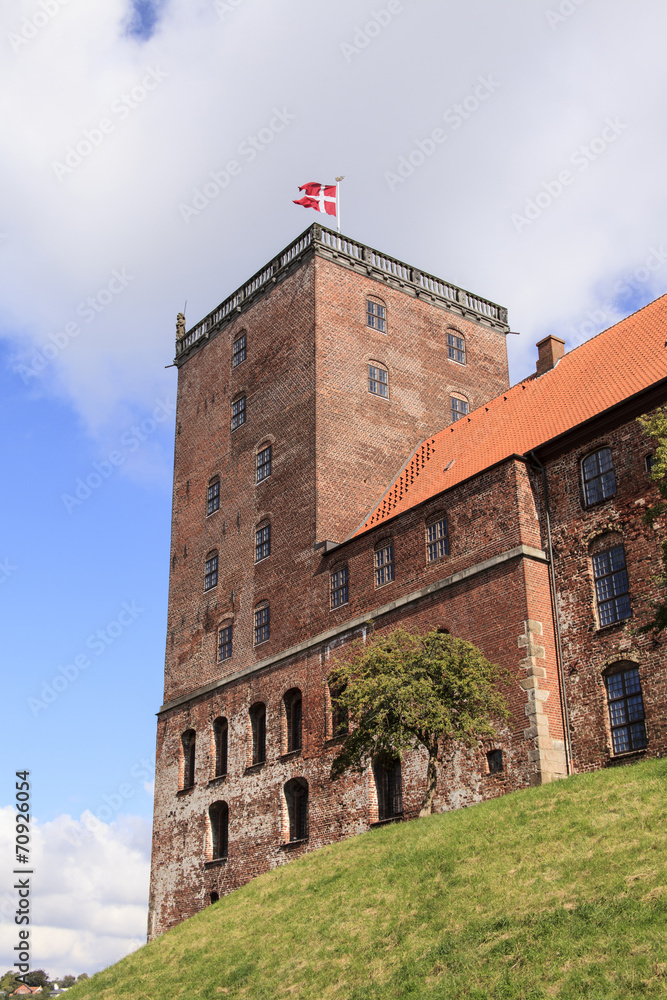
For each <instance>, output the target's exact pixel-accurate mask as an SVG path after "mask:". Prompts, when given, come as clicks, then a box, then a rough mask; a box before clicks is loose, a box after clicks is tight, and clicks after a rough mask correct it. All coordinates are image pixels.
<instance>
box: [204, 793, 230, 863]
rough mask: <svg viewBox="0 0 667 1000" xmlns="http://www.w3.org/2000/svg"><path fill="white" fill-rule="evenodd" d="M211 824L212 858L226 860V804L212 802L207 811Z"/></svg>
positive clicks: (227, 832) (227, 844)
mask: <svg viewBox="0 0 667 1000" xmlns="http://www.w3.org/2000/svg"><path fill="white" fill-rule="evenodd" d="M208 818H209V822H210V824H211V846H212V858H213V861H216V860H217V859H219V858H226V857H227V854H228V851H229V808H228V806H227V803H226V802H214V803H213V805H212V806H210V807H209V810H208Z"/></svg>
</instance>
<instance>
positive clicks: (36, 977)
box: [24, 969, 49, 995]
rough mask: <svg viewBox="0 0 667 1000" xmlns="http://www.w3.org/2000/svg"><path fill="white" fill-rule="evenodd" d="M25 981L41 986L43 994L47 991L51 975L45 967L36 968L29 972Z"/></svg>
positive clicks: (29, 984)
mask: <svg viewBox="0 0 667 1000" xmlns="http://www.w3.org/2000/svg"><path fill="white" fill-rule="evenodd" d="M24 981H25V982H26V983H27V985H28V986H41V987H42V995H43V994H44V993H45V992H46V991H47V987H48V986H49V977H48V974H47V973H46V972H44V969H35V970H34V971H33V972H29V973H28V974H27V975H26V976H25V977H24Z"/></svg>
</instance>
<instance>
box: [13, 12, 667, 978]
mask: <svg viewBox="0 0 667 1000" xmlns="http://www.w3.org/2000/svg"><path fill="white" fill-rule="evenodd" d="M45 2H46V7H40V5H39V2H38V0H34V2H33V0H17V3H16V4H12V5H8V6H7V7H6V8H5V9H3V11H2V12H0V21H1V24H2V29H3V30H2V31H0V42H2V44H5V47H6V50H5V53H4V57H3V59H2V60H1V61H0V107H1V109H2V112H3V121H4V122H5V129H4V130H3V134H2V136H0V146H2V147H3V148H2V155H0V184H1V188H0V189H1V190H2V191H3V194H4V198H3V199H2V202H0V406H1V407H2V421H1V424H0V428H1V430H0V433H1V434H2V456H3V473H4V475H3V486H4V489H3V490H2V506H3V519H2V523H3V527H4V531H3V533H2V541H1V542H0V611H1V613H2V615H3V628H2V631H1V633H0V635H1V636H2V638H1V639H0V642H1V643H2V654H3V655H2V665H3V674H4V677H3V685H4V686H3V690H4V691H5V692H6V701H5V706H4V707H5V729H6V739H5V744H4V745H5V754H4V756H3V760H4V762H5V766H4V768H3V769H2V772H1V778H0V781H1V784H0V787H1V788H2V796H1V797H0V820H1V822H0V862H1V863H2V864H3V865H4V869H2V870H4V871H6V872H7V873H9V870H10V853H11V849H12V848H11V810H10V809H9V808H8V807H9V806H10V805H11V802H12V778H13V772H14V770H15V769H17V768H23V767H28V768H29V769H30V770H31V772H32V780H33V795H34V800H33V801H34V813H35V816H36V818H37V821H38V827H37V831H36V838H37V839H36V844H37V850H38V853H39V858H40V859H41V860H40V864H41V871H42V875H41V882H40V884H39V885H40V888H39V889H38V890H37V894H36V897H35V900H36V921H37V925H36V928H35V940H36V943H37V946H38V954H39V958H38V960H37V961H38V965H41V966H44V967H45V968H48V969H49V970H50V971H52V972H53V973H54V974H55V973H59V974H64V973H66V972H68V971H75V972H81V971H93V970H94V969H95V968H99V967H100V966H101V965H104V964H107V963H109V962H111V961H113V960H115V959H116V958H118V957H120V955H122V954H124V953H126V952H127V951H128V950H130V949H131V948H133V947H136V946H137V945H138V944H139V943H141V940H142V936H143V933H144V926H145V911H146V886H147V872H148V855H149V835H150V818H151V810H152V797H151V784H150V781H151V774H150V770H151V767H152V758H153V752H154V741H155V725H156V720H155V714H154V713H155V711H156V710H157V708H158V707H159V705H160V702H161V700H162V668H163V655H164V642H165V622H166V609H167V584H168V565H169V524H170V514H171V473H172V462H173V405H174V402H175V396H176V369H175V368H169V367H165V366H168V365H170V364H171V362H172V359H173V353H174V332H175V320H176V313H177V312H179V311H180V310H182V309H183V305H184V302H185V301H186V300H187V303H188V305H187V320H188V326H193V325H194V324H195V323H196V322H197V320H198V319H200V318H201V317H202V316H203V315H205V314H206V313H207V312H208V311H209V310H211V309H212V308H213V307H214V306H215V305H217V304H218V303H219V302H220V301H221V300H222V299H223V298H225V297H226V296H227V295H228V294H229V293H231V292H232V291H233V290H234V289H235V288H236V287H237V286H238V285H240V284H241V283H242V282H243V281H244V280H245V279H246V278H247V277H248V276H250V275H251V274H253V273H254V272H255V271H256V270H258V269H259V268H260V267H261V266H262V265H263V264H264V263H265V262H266V261H268V260H270V259H271V258H272V257H273V256H274V255H275V254H276V252H277V251H278V250H280V249H281V248H282V247H283V246H285V245H286V244H288V243H289V242H290V241H291V240H292V239H294V238H295V237H296V236H297V235H298V234H299V233H300V232H301V231H302V230H304V229H305V228H306V227H307V226H308V225H310V224H311V223H313V222H315V221H320V217H319V216H316V215H315V214H314V213H312V212H309V211H305V210H304V209H302V208H300V207H297V206H295V205H293V204H292V199H293V198H295V197H297V196H298V191H297V189H298V186H299V185H300V184H303V183H305V182H306V181H310V180H316V181H325V182H330V181H332V180H333V178H334V177H335V176H336V175H338V174H344V175H345V180H344V182H343V185H342V198H343V203H342V205H343V231H344V232H345V233H347V234H348V235H350V236H351V237H354V238H356V239H358V240H360V241H362V242H365V243H367V244H369V245H371V246H374V247H376V248H378V249H380V250H383V251H385V252H387V253H389V254H392V255H394V256H396V257H398V258H399V259H402V260H406V261H408V262H409V263H411V264H414V265H415V266H417V267H420V268H422V269H423V270H425V271H428V272H431V273H434V274H437V275H440V276H442V277H444V278H446V279H448V280H450V281H452V282H454V283H456V284H459V285H461V286H463V287H465V288H468V289H470V290H471V291H473V292H476V293H479V294H480V295H483V296H486V297H488V298H491V299H494V300H495V301H498V302H500V303H502V304H503V305H505V306H507V307H508V309H509V315H510V322H511V324H512V329H513V330H516V331H519V332H520V336H518V337H510V338H509V343H508V347H509V350H510V371H511V377H512V380H513V381H516V380H517V379H519V378H521V377H523V376H525V375H526V374H528V373H529V372H530V371H532V370H534V365H535V358H536V351H535V346H534V345H535V343H536V342H537V341H538V340H540V339H541V338H542V337H543V336H545V334H546V333H548V332H553V333H555V334H556V335H558V336H562V337H564V339H565V340H566V342H567V349H572V348H574V347H576V346H577V345H578V344H579V343H582V342H583V341H584V340H586V339H587V338H588V337H590V336H592V335H594V334H595V333H597V332H599V331H600V330H601V329H604V328H606V327H607V326H609V325H611V324H612V323H613V322H615V321H617V320H618V319H620V318H621V317H622V316H624V315H626V314H628V313H630V312H632V311H633V310H634V309H636V308H638V307H639V306H640V305H643V304H644V303H646V302H648V301H650V300H652V299H653V298H655V297H657V296H658V295H660V294H663V292H664V291H665V290H666V289H667V250H666V249H665V247H664V246H663V241H664V242H667V198H666V197H665V194H664V169H665V160H666V153H667V139H666V138H665V133H664V129H663V127H662V121H663V118H664V107H663V95H664V93H665V89H666V86H667V80H666V79H665V77H667V66H666V65H665V60H664V54H663V51H662V49H663V46H664V37H665V33H666V30H667V9H665V7H664V4H662V3H660V2H658V0H647V2H645V3H644V4H642V5H641V6H638V5H636V4H631V2H630V0H578V2H577V3H574V2H570V0H515V2H514V3H513V4H512V5H511V6H509V7H508V5H498V4H494V3H492V2H490V0H451V2H448V3H445V4H443V3H442V0H391V3H390V2H389V0H387V2H382V3H380V4H375V5H374V4H371V3H369V4H368V5H361V4H359V2H358V0H335V2H334V0H319V2H318V3H317V4H313V3H312V2H311V3H308V2H306V0H294V2H293V3H291V4H289V5H276V4H274V3H271V0H165V2H162V3H149V2H145V3H144V2H139V0H137V2H135V3H134V4H130V3H128V2H127V0H97V2H96V4H94V5H84V4H82V3H81V0H71V2H69V3H66V4H65V3H62V2H61V0H45ZM47 8H48V10H47ZM3 39H4V41H2V40H3ZM436 133H437V136H438V138H437V140H436V139H435V138H433V136H434V135H435V134H436ZM231 161H234V162H236V163H237V165H238V169H236V170H234V171H230V170H229V169H228V168H229V164H230V162H231ZM204 190H206V191H208V193H209V194H208V195H203V191H204ZM91 477H92V478H91ZM87 482H89V483H90V482H92V483H93V484H94V485H93V486H90V485H89V486H86V483H87ZM77 490H78V495H77ZM86 490H88V491H89V495H87V494H86ZM128 609H129V610H128ZM98 630H102V631H103V633H104V636H103V637H102V638H100V637H99V636H98V635H97V633H98ZM100 644H102V645H100ZM76 657H79V658H81V657H84V658H87V660H88V661H89V662H88V663H87V665H86V666H82V667H81V668H76V662H77V661H76ZM78 662H79V663H82V662H83V661H82V660H81V659H79V661H78ZM72 664H75V669H72ZM61 668H62V669H61ZM63 670H64V671H65V673H63ZM76 670H78V675H77V676H74V674H75V672H76ZM68 673H69V676H67V674H68ZM56 678H60V679H59V680H57V681H56V683H55V685H54V679H56ZM51 695H53V697H52V698H51V700H50V701H49V700H48V699H49V698H50V697H51ZM31 699H32V701H31ZM40 703H41V704H40ZM146 762H149V763H148V764H147V763H146ZM121 789H122V790H123V791H121ZM2 805H4V806H5V807H6V808H5V809H4V811H3V810H2V808H1V807H2ZM96 816H97V817H98V820H97V822H95V817H96ZM90 817H93V819H92V820H91V819H90ZM109 868H113V871H114V880H113V883H114V884H113V886H112V885H111V884H110V879H109ZM77 873H78V874H77ZM3 877H4V876H3ZM7 885H9V883H8V882H7ZM3 892H4V884H0V908H2V907H3V905H4V902H3V901H4V900H5V897H4V896H3ZM66 900H69V901H70V902H69V904H67V905H66V902H65V901H66ZM82 914H83V915H82ZM11 947H12V940H11V929H7V928H5V929H4V930H2V929H0V965H1V964H2V962H3V960H4V962H5V964H6V965H8V964H11V962H10V952H11Z"/></svg>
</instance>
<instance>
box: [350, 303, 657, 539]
mask: <svg viewBox="0 0 667 1000" xmlns="http://www.w3.org/2000/svg"><path fill="white" fill-rule="evenodd" d="M664 378H667V295H663V296H661V298H659V299H656V300H655V302H651V303H650V305H647V306H645V307H644V308H643V309H640V310H639V311H638V312H636V313H633V315H632V316H628V318H627V319H624V320H622V321H621V322H620V323H617V324H616V326H612V327H610V328H609V329H608V330H605V331H604V332H603V333H599V334H598V335H597V336H596V337H593V338H592V339H591V340H588V341H586V343H585V344H582V345H581V346H580V347H577V348H576V349H575V350H573V351H571V352H570V353H569V354H565V355H564V356H563V357H562V358H561V360H560V361H559V362H558V364H557V365H556V367H555V368H552V369H551V370H550V371H548V372H545V373H544V375H541V376H539V377H538V378H536V377H534V376H531V377H529V378H527V379H525V380H524V381H523V382H519V383H518V384H517V385H515V386H512V388H511V389H508V390H507V392H505V393H502V394H501V395H500V396H496V398H495V399H492V400H490V402H488V403H487V404H486V405H485V406H480V407H479V409H477V410H473V411H472V412H471V413H470V414H468V416H467V417H463V418H462V419H461V420H458V421H457V422H456V423H455V424H452V425H451V426H449V427H446V428H445V429H444V430H442V431H439V432H438V433H437V434H435V435H434V436H433V437H430V438H428V439H427V440H425V441H424V442H423V443H422V444H421V445H420V446H418V447H417V449H416V451H415V452H414V454H413V455H412V456H411V458H410V459H409V460H408V462H407V463H406V465H405V466H404V468H403V470H402V472H401V474H400V475H399V477H398V478H397V479H396V480H395V482H394V483H392V485H391V486H390V487H389V489H388V490H387V492H386V493H385V495H384V496H383V497H382V499H381V500H380V502H379V503H378V505H377V506H376V507H375V508H374V509H373V510H372V511H371V513H370V514H369V516H368V517H367V518H366V520H365V521H364V522H363V523H362V524H361V525H360V527H359V528H357V530H356V531H355V532H353V534H352V535H351V536H350V537H351V538H355V537H356V536H357V535H361V534H363V533H364V532H365V531H368V530H369V529H370V528H374V527H376V526H377V525H378V524H381V523H382V522H383V521H386V520H388V519H389V518H391V517H395V516H396V515H397V514H401V513H403V512H404V511H406V510H409V509H410V508H411V507H415V506H416V505H417V504H419V503H422V502H423V501H424V500H427V499H428V498H429V497H433V496H436V495H437V494H438V493H442V492H443V490H447V489H449V488H450V487H452V486H455V485H456V483H460V482H462V481H463V480H465V479H468V478H469V477H470V476H474V475H475V474H476V473H478V472H482V470H483V469H486V468H488V467H489V466H491V465H494V464H495V463H496V462H500V461H502V460H503V459H506V458H509V456H510V455H525V454H526V453H527V452H529V451H531V450H532V449H533V448H538V447H539V446H540V445H542V444H545V443H546V442H547V441H550V440H551V439H552V438H555V437H558V435H560V434H563V433H564V432H566V431H569V430H572V429H573V428H574V427H576V426H577V425H578V424H581V423H583V422H584V421H585V420H588V419H590V418H591V417H594V416H596V415H597V414H600V413H603V412H604V411H605V410H608V409H609V408H610V407H612V406H614V405H616V404H617V403H621V402H622V401H623V400H624V399H627V398H628V397H630V396H633V395H634V394H635V393H638V392H641V391H642V390H643V389H647V388H649V386H651V385H654V384H655V383H656V382H659V381H660V380H661V379H664Z"/></svg>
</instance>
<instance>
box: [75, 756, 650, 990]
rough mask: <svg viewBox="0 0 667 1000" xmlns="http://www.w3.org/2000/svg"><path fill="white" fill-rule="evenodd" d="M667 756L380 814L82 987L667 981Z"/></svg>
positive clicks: (622, 984) (604, 986)
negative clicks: (395, 817)
mask: <svg viewBox="0 0 667 1000" xmlns="http://www.w3.org/2000/svg"><path fill="white" fill-rule="evenodd" d="M666 791H667V760H661V761H647V762H643V763H641V764H636V765H634V766H632V767H621V768H613V769H610V770H606V771H602V772H598V773H596V774H587V775H581V776H576V777H573V778H569V779H568V780H567V781H561V782H558V783H556V784H553V785H549V786H546V787H544V788H537V789H531V790H527V791H523V792H516V793H514V794H512V795H508V796H505V797H504V798H502V799H496V800H494V801H492V802H486V803H483V804H481V805H478V806H475V807H474V808H470V809H463V810H460V811H458V812H454V813H447V814H446V815H440V816H433V817H431V818H429V819H424V820H416V821H414V822H411V823H404V824H396V825H392V826H388V827H383V828H381V829H378V830H373V831H371V832H370V833H367V834H364V835H363V836H360V837H356V838H354V839H352V840H348V841H346V842H345V843H342V844H336V845H334V846H332V847H327V848H324V849H322V850H320V851H316V852H313V853H312V854H310V855H307V856H306V857H304V858H302V859H299V860H297V861H294V862H292V863H290V864H287V865H285V866H284V867H282V868H280V869H278V870H276V871H273V872H269V873H268V874H266V875H263V876H261V877H260V878H258V879H256V880H255V881H254V882H252V883H251V884H250V885H248V886H246V887H245V888H243V889H239V890H238V891H237V892H235V893H233V894H232V895H230V896H228V897H226V898H224V899H222V900H220V902H219V903H216V904H215V905H214V906H210V907H208V908H207V909H206V910H204V911H203V912H202V913H200V914H198V915H197V916H195V917H193V918H192V919H190V920H187V921H185V922H184V923H183V924H181V925H180V926H179V927H176V928H175V929H174V930H172V931H169V933H167V934H165V935H163V936H162V937H161V938H159V939H158V940H156V941H154V942H152V943H151V944H150V945H147V946H146V947H144V948H142V949H140V950H139V951H137V952H134V954H132V955H130V956H128V957H127V958H125V959H123V960H122V961H121V962H118V963H117V964H116V965H114V966H112V967H111V968H109V969H106V970H105V971H104V972H100V973H98V974H97V975H96V976H94V977H93V978H92V979H91V980H89V981H88V982H87V983H85V984H82V985H81V986H77V987H75V988H74V989H72V990H71V991H70V992H69V993H68V1000H84V998H93V997H95V998H104V1000H122V998H126V997H129V998H132V1000H179V998H185V997H187V998H206V1000H212V998H218V997H219V998H232V1000H235V998H248V1000H260V998H261V1000H275V998H297V1000H393V998H410V1000H419V998H422V997H428V998H431V1000H433V998H438V1000H440V998H442V1000H444V998H448V1000H449V998H456V1000H461V998H466V1000H468V998H469V1000H515V998H517V1000H518V998H521V1000H537V998H559V1000H579V998H580V997H585V998H589V1000H631V998H635V997H665V996H667V856H666V853H665V848H666V846H667V823H666V822H665V819H666V815H665V813H666V806H665V802H666V795H665V793H666Z"/></svg>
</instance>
